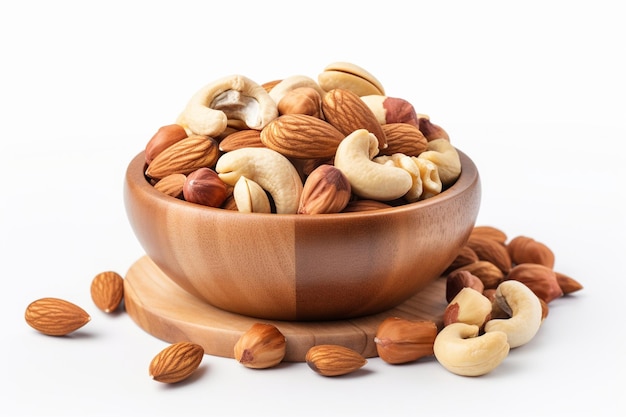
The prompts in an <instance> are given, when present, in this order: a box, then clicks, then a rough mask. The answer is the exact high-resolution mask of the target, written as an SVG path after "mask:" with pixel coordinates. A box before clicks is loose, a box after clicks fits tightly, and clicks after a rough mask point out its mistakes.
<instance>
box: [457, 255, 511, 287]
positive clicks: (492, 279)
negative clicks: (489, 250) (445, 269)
mask: <svg viewBox="0 0 626 417" xmlns="http://www.w3.org/2000/svg"><path fill="white" fill-rule="evenodd" d="M459 270H463V271H469V272H470V273H471V274H472V275H476V276H477V277H478V278H480V280H481V281H482V282H483V285H484V286H485V289H489V288H496V287H497V286H498V284H500V283H501V282H502V280H503V279H504V277H505V275H504V273H503V272H502V270H501V269H500V268H498V267H497V266H495V265H494V264H492V263H491V262H489V261H482V260H479V261H476V262H472V263H470V264H467V265H464V266H462V267H460V268H458V269H456V270H454V271H452V272H456V271H459Z"/></svg>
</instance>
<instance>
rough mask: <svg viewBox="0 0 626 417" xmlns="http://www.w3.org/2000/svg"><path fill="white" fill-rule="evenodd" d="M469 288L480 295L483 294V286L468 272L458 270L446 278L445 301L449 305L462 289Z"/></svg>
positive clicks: (478, 279)
mask: <svg viewBox="0 0 626 417" xmlns="http://www.w3.org/2000/svg"><path fill="white" fill-rule="evenodd" d="M465 287H469V288H472V289H474V290H476V291H478V292H480V293H482V292H484V290H485V284H483V282H482V281H481V280H480V278H478V277H477V276H476V275H474V274H472V273H471V272H469V271H463V270H458V271H455V272H453V273H451V274H448V276H447V277H446V301H447V302H448V303H449V302H450V301H452V299H453V298H454V297H456V295H457V294H458V293H459V291H461V290H462V289H463V288H465Z"/></svg>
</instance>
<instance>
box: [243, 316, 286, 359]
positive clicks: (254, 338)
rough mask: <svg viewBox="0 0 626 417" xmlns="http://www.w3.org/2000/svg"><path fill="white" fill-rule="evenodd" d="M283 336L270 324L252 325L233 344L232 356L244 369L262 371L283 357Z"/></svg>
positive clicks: (284, 349) (284, 347)
mask: <svg viewBox="0 0 626 417" xmlns="http://www.w3.org/2000/svg"><path fill="white" fill-rule="evenodd" d="M286 349H287V342H286V339H285V336H284V335H283V334H282V333H281V332H280V330H278V328H277V327H276V326H274V325H272V324H267V323H254V324H253V325H252V327H250V328H249V329H248V330H247V331H246V332H245V333H244V334H242V335H241V337H240V338H239V340H237V343H235V348H234V356H235V360H237V362H239V363H241V364H242V365H243V366H245V367H246V368H254V369H264V368H271V367H273V366H276V365H278V364H279V363H280V362H281V361H282V360H283V358H284V357H285V352H286Z"/></svg>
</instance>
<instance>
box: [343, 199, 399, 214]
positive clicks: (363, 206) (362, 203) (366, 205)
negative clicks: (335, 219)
mask: <svg viewBox="0 0 626 417" xmlns="http://www.w3.org/2000/svg"><path fill="white" fill-rule="evenodd" d="M391 207H392V206H391V205H389V204H387V203H383V202H382V201H377V200H352V201H350V202H349V203H348V205H347V206H346V208H344V209H343V210H342V213H352V212H357V211H368V210H380V209H386V208H391Z"/></svg>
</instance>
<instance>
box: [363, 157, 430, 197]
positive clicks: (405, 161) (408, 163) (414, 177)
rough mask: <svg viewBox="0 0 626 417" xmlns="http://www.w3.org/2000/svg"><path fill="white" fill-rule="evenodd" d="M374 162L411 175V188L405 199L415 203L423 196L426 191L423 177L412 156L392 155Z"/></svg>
mask: <svg viewBox="0 0 626 417" xmlns="http://www.w3.org/2000/svg"><path fill="white" fill-rule="evenodd" d="M374 162H378V163H379V164H384V165H391V166H396V167H398V168H402V169H404V170H405V171H406V172H408V173H409V174H410V175H411V181H412V183H411V188H410V189H409V191H407V193H406V194H405V195H404V199H405V200H407V201H408V202H409V203H412V202H415V201H417V200H419V198H420V196H421V195H422V191H423V189H424V187H423V185H422V177H421V174H420V169H419V167H418V166H417V164H416V163H415V162H414V161H413V159H411V157H410V156H408V155H405V154H402V153H395V154H392V155H381V156H377V157H376V158H374Z"/></svg>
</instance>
